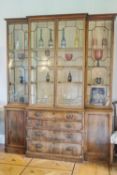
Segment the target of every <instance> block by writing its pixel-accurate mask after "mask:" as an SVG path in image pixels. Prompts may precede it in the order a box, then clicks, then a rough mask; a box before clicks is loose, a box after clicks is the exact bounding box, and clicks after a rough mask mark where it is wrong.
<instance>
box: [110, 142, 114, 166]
mask: <svg viewBox="0 0 117 175" xmlns="http://www.w3.org/2000/svg"><path fill="white" fill-rule="evenodd" d="M113 151H114V144H110V164H112V163H113Z"/></svg>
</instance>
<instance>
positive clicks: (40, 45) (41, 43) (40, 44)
mask: <svg viewBox="0 0 117 175" xmlns="http://www.w3.org/2000/svg"><path fill="white" fill-rule="evenodd" d="M42 35H43V34H42V29H40V38H39V48H43V47H44V41H43V36H42Z"/></svg>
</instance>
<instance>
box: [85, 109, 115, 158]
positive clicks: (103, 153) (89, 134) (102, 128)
mask: <svg viewBox="0 0 117 175" xmlns="http://www.w3.org/2000/svg"><path fill="white" fill-rule="evenodd" d="M111 119H112V118H111V113H106V112H105V113H104V112H102V113H101V112H87V113H86V116H85V124H86V159H91V160H105V161H107V160H109V147H110V134H111V130H112V128H111V124H112V121H111Z"/></svg>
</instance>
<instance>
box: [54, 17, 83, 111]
mask: <svg viewBox="0 0 117 175" xmlns="http://www.w3.org/2000/svg"><path fill="white" fill-rule="evenodd" d="M57 47H58V49H57V99H56V105H57V106H59V107H72V108H75V107H76V108H82V107H83V105H84V100H83V99H84V95H83V94H84V92H83V89H84V83H83V82H84V60H85V20H84V19H75V20H74V19H73V20H61V21H59V22H58V43H57Z"/></svg>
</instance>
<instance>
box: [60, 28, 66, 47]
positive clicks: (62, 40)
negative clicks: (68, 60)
mask: <svg viewBox="0 0 117 175" xmlns="http://www.w3.org/2000/svg"><path fill="white" fill-rule="evenodd" d="M61 47H62V48H65V47H66V39H65V29H64V28H63V29H62V38H61Z"/></svg>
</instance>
